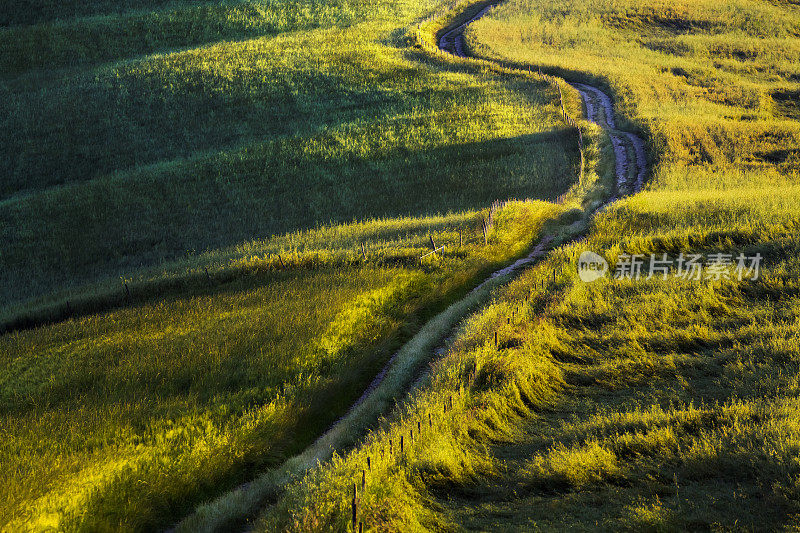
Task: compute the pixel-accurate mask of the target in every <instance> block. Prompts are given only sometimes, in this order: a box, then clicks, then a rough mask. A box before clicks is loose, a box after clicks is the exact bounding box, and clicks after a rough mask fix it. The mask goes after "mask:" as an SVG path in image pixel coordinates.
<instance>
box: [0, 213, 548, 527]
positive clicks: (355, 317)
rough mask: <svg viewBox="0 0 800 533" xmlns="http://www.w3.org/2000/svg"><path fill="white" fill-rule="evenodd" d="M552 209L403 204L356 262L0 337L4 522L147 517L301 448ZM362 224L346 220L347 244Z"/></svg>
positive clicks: (254, 273)
mask: <svg viewBox="0 0 800 533" xmlns="http://www.w3.org/2000/svg"><path fill="white" fill-rule="evenodd" d="M560 210H561V208H559V207H556V206H553V205H552V204H545V203H535V202H528V203H519V204H517V205H515V206H509V207H507V208H506V209H505V210H504V211H503V215H502V216H501V217H500V219H499V221H498V223H497V225H496V226H495V229H494V230H493V232H492V235H491V241H490V243H489V245H488V246H484V245H483V242H482V238H481V239H480V240H478V239H477V238H476V237H477V236H476V235H475V232H474V229H475V228H474V222H475V219H474V215H470V216H452V217H450V218H445V219H443V220H436V219H434V220H432V221H431V222H432V223H434V224H435V223H438V224H439V226H438V228H439V229H438V231H433V232H431V231H430V227H424V226H423V227H420V226H421V225H420V224H419V222H420V221H419V220H410V221H406V223H405V224H404V223H399V224H395V230H396V231H397V233H396V235H398V234H399V235H398V236H397V237H396V238H395V239H394V240H393V241H388V242H384V243H375V244H372V245H371V250H370V251H371V254H372V255H370V256H368V258H367V260H366V261H363V262H353V263H351V264H350V265H347V264H342V263H339V262H337V261H331V262H330V263H329V264H327V265H326V263H325V261H326V260H328V259H329V258H327V257H326V256H325V255H322V256H321V257H315V260H317V261H318V262H317V263H316V264H315V266H314V267H313V268H309V267H308V266H306V267H304V266H303V265H302V264H296V263H293V261H296V260H297V258H298V257H299V256H292V255H289V254H287V255H286V259H285V261H286V262H287V268H288V270H283V269H277V270H276V269H272V268H269V266H268V265H265V266H266V268H265V269H263V270H261V269H258V268H256V269H251V270H249V272H250V274H249V275H245V276H236V277H233V278H232V279H231V280H229V281H227V282H224V283H221V284H219V285H217V286H215V287H213V288H208V287H203V286H197V287H193V286H191V285H189V286H184V287H181V288H180V289H179V290H176V291H175V292H174V293H173V294H169V293H166V294H160V295H158V296H153V297H151V298H150V299H149V300H146V301H143V302H141V303H139V304H137V305H134V306H132V307H126V308H122V309H119V310H116V311H112V312H108V313H103V314H97V315H90V316H87V317H84V318H80V319H74V320H69V321H66V322H64V323H61V324H57V325H53V326H48V327H43V328H38V329H34V330H29V331H23V332H17V333H11V334H7V335H4V336H2V337H0V364H2V367H1V368H2V371H1V372H0V375H1V376H2V380H0V391H2V396H0V405H1V406H2V412H3V417H2V422H0V424H2V428H3V432H4V433H5V434H7V435H13V438H10V439H6V440H4V444H3V446H2V448H0V456H2V461H3V464H4V465H7V469H6V471H5V472H6V473H5V474H4V478H3V486H4V489H3V493H2V498H0V500H1V501H2V502H3V516H4V517H6V520H9V521H10V523H8V524H6V525H7V527H12V528H18V527H27V528H33V529H37V528H39V527H44V526H47V525H52V526H56V527H58V528H62V529H63V528H66V529H73V528H77V529H89V530H94V529H97V528H101V529H104V528H118V527H125V528H132V529H149V528H152V527H156V526H157V525H160V524H164V523H166V522H168V521H170V520H174V519H176V518H178V517H180V516H181V515H183V514H185V513H186V512H188V511H189V510H190V509H191V508H192V507H193V506H194V505H195V504H197V503H198V502H199V501H202V500H203V499H207V498H209V497H211V496H214V495H216V494H218V493H220V492H222V491H224V490H225V489H229V488H232V487H233V486H234V485H236V484H237V483H241V482H243V481H246V480H249V479H251V478H252V477H253V471H258V470H261V469H263V468H265V467H269V466H273V465H275V464H278V463H280V462H281V461H282V460H284V459H285V458H287V457H288V456H291V455H293V454H296V453H297V452H298V451H300V450H301V449H302V448H304V447H305V446H307V445H308V444H310V443H311V442H312V441H313V440H314V439H315V438H316V436H318V435H319V433H320V431H321V430H322V429H323V428H325V427H327V426H328V425H329V424H331V423H332V422H333V421H334V420H335V419H336V418H337V417H338V416H339V415H340V414H341V413H342V412H343V411H344V410H345V409H346V407H347V406H349V405H350V404H351V403H352V402H353V401H354V400H355V399H356V398H357V397H358V395H360V393H361V391H362V390H363V389H364V387H365V386H366V383H368V381H369V380H370V379H371V377H372V376H373V375H374V374H375V373H377V371H378V369H379V368H380V367H381V366H382V365H383V363H384V362H385V361H386V359H387V358H388V356H389V355H390V354H391V352H392V351H393V350H394V349H396V347H397V346H398V344H399V343H400V342H401V341H402V340H404V339H405V338H407V337H408V334H409V332H412V331H414V330H415V329H416V328H417V327H418V324H419V323H421V322H424V320H425V318H426V317H427V316H429V313H430V312H431V310H432V309H434V310H435V309H438V308H441V306H443V305H446V304H447V303H448V302H449V301H451V299H452V298H453V297H454V296H456V295H458V294H460V293H461V292H462V291H463V288H464V287H465V286H469V284H470V283H472V282H474V281H473V280H474V279H475V278H476V277H477V276H478V275H480V274H481V273H483V272H485V271H486V270H487V269H490V268H496V266H497V265H499V264H502V263H503V262H505V261H507V260H508V259H509V258H511V257H514V256H515V255H518V254H519V253H521V252H522V251H524V250H525V249H526V247H528V246H530V243H531V242H532V241H533V239H535V238H536V237H537V235H539V232H540V231H541V229H542V225H543V224H544V223H545V222H546V221H547V220H548V219H549V218H550V217H552V216H554V215H555V214H557V213H558V212H559V211H560ZM465 222H467V223H466V224H465ZM386 225H387V226H391V223H387V224H386ZM433 227H436V226H435V225H433ZM370 229H372V228H370V225H362V226H355V227H353V228H351V229H350V235H349V238H350V239H351V241H350V242H352V243H353V244H352V250H353V252H354V253H355V254H359V253H360V252H361V248H360V246H359V245H360V243H361V242H364V240H363V236H364V233H361V232H364V231H367V232H368V231H369V230H370ZM338 231H339V232H340V233H343V232H342V229H341V228H339V230H338ZM459 232H461V235H459ZM343 237H344V235H343V234H342V239H343ZM429 237H433V238H434V239H435V240H436V241H437V244H439V245H440V246H441V245H442V244H445V245H447V248H446V249H445V251H444V252H443V255H442V254H440V255H441V257H432V258H428V259H426V260H425V262H424V264H422V265H420V264H419V259H417V260H416V261H415V262H414V263H412V264H410V265H403V264H402V263H400V264H396V265H392V264H391V263H384V264H381V263H380V262H379V261H376V260H375V259H376V256H377V253H376V248H382V249H383V250H384V252H388V253H391V252H395V253H400V254H413V257H415V258H418V257H419V256H420V255H422V254H423V253H425V251H426V241H427V240H428V239H429ZM464 237H466V239H465V240H464V244H463V246H460V241H461V239H462V238H464ZM343 245H344V242H343V240H342V241H340V246H343ZM314 255H315V256H316V255H317V254H314ZM244 261H245V262H246V263H248V264H249V266H250V267H253V265H254V264H255V262H258V261H260V260H259V259H257V258H255V257H253V256H250V258H249V259H245V260H244Z"/></svg>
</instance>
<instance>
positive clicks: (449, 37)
mask: <svg viewBox="0 0 800 533" xmlns="http://www.w3.org/2000/svg"><path fill="white" fill-rule="evenodd" d="M493 7H494V5H489V6H487V7H485V8H483V9H482V10H481V11H479V12H478V13H477V14H476V15H474V16H473V17H471V18H470V19H469V20H467V21H466V22H464V23H462V24H459V25H458V26H455V27H453V28H451V29H449V30H447V31H445V32H444V33H443V34H442V35H441V36H440V38H439V41H438V43H437V44H438V46H439V48H440V49H441V50H443V51H445V52H448V53H450V54H453V55H455V56H458V57H463V58H467V57H469V56H468V55H467V50H466V47H465V45H464V31H465V30H466V28H467V27H468V26H469V25H470V24H471V23H472V22H474V21H475V20H477V19H479V18H480V17H482V16H483V15H485V14H486V13H487V12H489V11H490V10H491V9H492V8H493ZM570 85H572V87H574V88H575V89H576V90H577V91H578V92H579V93H580V95H581V98H582V100H583V103H584V106H585V108H586V116H587V119H588V120H590V121H591V122H594V123H596V124H598V125H600V126H601V127H602V128H604V129H605V130H606V131H607V132H608V134H609V136H610V138H611V141H612V144H613V146H614V154H615V157H616V178H617V195H616V196H614V197H612V198H610V199H609V200H608V201H607V202H606V203H605V204H603V206H601V207H600V208H603V207H606V206H608V205H609V204H610V203H612V202H613V201H615V200H616V199H617V197H618V196H622V195H625V194H627V193H633V192H637V191H639V190H640V189H641V187H642V185H643V183H644V177H645V174H646V170H647V167H646V154H645V145H644V141H643V140H642V139H641V138H640V137H638V136H636V135H634V134H632V133H630V132H625V131H620V130H618V129H617V128H616V120H615V117H614V110H613V103H612V101H611V98H610V97H609V96H608V95H607V94H606V93H604V92H603V91H602V90H600V89H598V88H597V87H594V86H591V85H586V84H583V83H570ZM552 240H553V236H552V235H545V236H543V237H542V239H541V240H540V241H539V243H538V244H537V245H536V247H535V248H534V249H533V250H532V251H531V252H530V253H529V254H528V255H527V256H526V257H523V258H521V259H519V260H517V261H516V262H514V263H513V264H511V265H508V266H506V267H504V268H502V269H500V270H498V271H496V272H494V273H493V274H491V275H490V276H489V277H487V278H486V279H485V280H484V281H483V282H482V283H481V284H479V285H478V286H477V287H475V288H474V289H473V290H472V291H471V292H470V293H469V295H468V296H467V297H465V298H464V299H462V300H461V301H459V302H457V303H455V304H453V305H452V306H451V307H450V308H448V310H447V311H444V312H443V313H440V314H439V315H437V316H436V317H434V318H433V319H432V320H430V321H429V322H428V323H426V324H425V326H423V328H422V330H421V331H420V332H419V333H418V334H417V335H416V336H415V337H414V338H412V339H411V340H410V341H409V342H408V343H407V344H406V345H405V346H404V347H403V348H401V349H400V350H399V351H398V352H396V353H395V354H394V355H393V356H392V358H391V359H390V360H389V361H388V362H387V363H386V365H385V366H384V367H383V369H382V370H381V372H380V373H379V374H378V375H377V376H376V377H375V378H374V379H373V380H372V382H371V383H370V385H369V386H368V387H367V388H366V390H365V391H364V393H363V394H362V395H361V397H360V398H359V399H358V400H357V401H356V402H355V403H354V404H353V405H352V406H351V407H350V409H349V410H348V412H347V413H346V414H345V415H343V416H342V417H341V418H340V419H339V420H337V422H336V423H334V424H333V425H332V426H331V427H330V428H328V430H327V431H325V432H324V433H323V434H322V435H321V436H320V437H319V438H318V439H317V440H316V441H315V442H314V443H313V444H312V445H311V446H309V447H308V448H306V450H304V452H303V453H301V454H300V455H297V456H295V457H293V458H292V459H290V460H288V461H286V463H284V464H283V465H282V466H281V467H279V468H278V469H276V470H274V471H271V472H268V473H267V474H265V475H263V476H262V477H261V478H259V480H256V481H255V484H262V485H264V486H272V487H273V488H274V489H276V490H279V486H280V485H282V484H284V483H287V482H289V480H291V479H295V478H296V476H298V475H301V474H302V473H303V472H304V471H305V470H306V469H307V468H311V467H313V465H315V464H318V463H319V462H324V461H327V460H328V459H330V457H331V455H332V454H333V452H334V451H335V450H341V447H342V445H343V444H344V443H349V442H350V440H351V436H346V435H345V434H346V433H348V432H350V431H356V430H357V431H358V432H363V431H365V430H367V428H368V427H369V426H370V425H371V424H372V420H373V419H377V418H378V416H380V415H381V414H383V413H384V411H385V409H386V408H388V407H389V406H390V403H391V402H393V401H394V402H396V401H397V400H398V399H399V398H400V397H402V396H403V395H404V394H407V393H408V391H409V390H413V389H414V388H415V387H417V386H418V385H419V384H420V382H421V380H422V378H423V377H424V375H425V374H424V370H423V371H422V373H420V372H419V371H418V370H417V367H419V366H421V362H420V361H415V357H414V355H413V353H414V352H415V351H417V352H419V351H420V350H422V351H423V352H425V353H426V354H428V356H427V358H426V359H427V361H430V360H431V359H434V358H436V357H440V356H441V355H443V354H444V352H445V351H446V349H447V348H446V347H447V344H448V340H449V338H447V335H448V334H444V335H441V336H440V337H438V340H437V341H435V342H436V343H435V344H433V345H429V344H426V343H425V342H424V341H421V340H420V339H424V337H426V336H430V335H431V334H430V332H427V331H426V328H428V327H429V326H433V327H434V329H435V326H436V324H437V323H442V322H443V323H449V324H450V325H449V327H448V330H449V332H450V333H449V334H450V335H452V332H453V330H454V329H455V327H456V325H457V323H458V321H459V320H460V318H462V317H463V316H465V315H466V314H468V313H469V312H470V311H471V310H472V307H471V306H470V305H468V302H469V301H470V300H471V299H474V300H476V301H477V299H478V298H477V295H478V293H481V292H483V293H486V294H489V292H490V291H491V289H492V287H493V286H496V285H497V284H501V283H504V282H505V281H506V280H510V279H511V278H512V276H513V275H514V274H515V273H516V272H517V271H519V270H521V269H522V268H524V267H526V266H528V265H531V264H533V263H535V262H537V261H538V260H540V259H541V258H543V257H544V256H545V255H546V254H547V251H548V247H549V245H550V243H551V241H552ZM456 307H459V308H461V310H460V311H458V312H457V313H450V311H451V310H452V309H453V308H456ZM448 313H450V314H451V315H452V314H455V315H456V317H457V320H455V321H454V317H453V316H451V317H449V318H447V317H446V315H447V314H448ZM407 374H411V375H407ZM397 376H402V378H401V379H399V380H397V379H389V378H391V377H397ZM401 381H404V382H405V383H406V384H405V386H404V387H403V388H402V390H397V384H398V383H399V382H401ZM369 403H372V404H374V405H372V406H371V405H368V404H369ZM268 479H271V480H272V481H266V480H268ZM251 485H252V484H251V483H246V484H244V485H242V486H240V487H239V488H238V489H236V490H234V491H232V492H230V493H228V494H226V495H224V496H222V497H220V498H218V499H217V500H215V501H214V502H212V503H211V505H210V506H208V507H207V508H205V509H204V510H202V511H201V513H200V514H201V515H202V514H203V513H204V512H205V513H210V514H213V513H215V512H216V511H217V509H219V508H221V507H224V506H226V505H231V503H230V502H233V501H236V500H242V501H247V502H249V503H247V504H244V505H241V503H240V505H238V506H237V507H239V508H240V509H241V516H240V517H239V519H240V520H242V521H243V520H244V519H245V517H246V516H248V515H252V514H253V513H255V512H256V511H257V510H258V508H259V502H261V501H262V500H263V499H264V494H257V493H256V494H248V492H250V487H251ZM256 492H266V493H268V492H269V490H266V491H265V490H264V489H261V491H256ZM200 509H202V508H200ZM195 513H197V510H196V511H195ZM195 516H198V515H197V514H195V515H192V516H190V517H189V520H188V521H184V522H183V523H182V524H181V526H183V527H182V529H184V530H187V529H191V527H192V526H191V525H187V524H192V521H191V519H192V518H193V517H195ZM207 519H208V517H207V516H206V518H204V519H201V522H202V521H203V520H207ZM210 523H212V524H213V523H214V521H213V520H211V521H210ZM221 523H222V524H223V525H225V524H227V525H225V528H228V529H229V528H230V524H229V523H227V522H224V521H223V522H221ZM209 527H210V528H211V529H215V527H214V526H213V525H212V526H209ZM217 529H219V528H217ZM244 529H245V530H247V529H248V528H247V526H245V528H244Z"/></svg>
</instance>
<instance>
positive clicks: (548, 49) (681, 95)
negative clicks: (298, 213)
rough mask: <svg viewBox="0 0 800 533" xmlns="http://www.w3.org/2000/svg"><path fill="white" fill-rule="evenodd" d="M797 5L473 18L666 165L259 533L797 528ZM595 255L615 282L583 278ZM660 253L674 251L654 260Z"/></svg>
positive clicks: (477, 43)
mask: <svg viewBox="0 0 800 533" xmlns="http://www.w3.org/2000/svg"><path fill="white" fill-rule="evenodd" d="M797 17H798V12H797V10H796V8H795V7H794V6H793V5H790V4H789V3H777V2H756V1H743V0H729V1H725V2H681V1H679V0H675V1H670V2H661V1H657V2H656V1H654V2H628V1H626V0H613V1H610V2H609V1H603V2H571V3H567V4H565V3H564V2H560V1H558V2H556V1H553V2H538V1H537V2H528V1H526V0H514V1H511V2H509V3H507V4H503V5H501V6H500V7H498V8H496V9H495V10H492V11H490V12H489V13H488V14H487V15H486V16H485V17H483V18H482V19H481V20H480V21H478V22H476V23H475V24H474V25H472V26H471V27H470V28H469V29H468V30H467V39H466V46H465V47H466V49H467V50H469V52H471V53H472V54H476V55H478V56H481V57H483V58H488V59H490V60H492V61H500V62H505V63H515V64H517V65H520V66H526V65H527V66H530V67H531V68H532V69H534V70H535V69H537V68H538V67H541V68H542V69H543V70H544V71H545V72H550V73H555V74H558V75H562V76H564V77H565V78H567V79H568V80H570V81H572V82H575V83H581V82H588V83H593V84H598V85H600V86H602V87H604V88H606V89H607V90H608V91H609V92H610V93H611V94H612V96H613V98H614V103H615V111H616V113H618V117H617V119H618V123H619V124H621V125H622V127H627V128H635V129H636V130H638V131H640V132H642V134H643V135H644V136H645V137H646V140H647V141H648V146H649V148H650V150H651V156H652V160H653V162H654V166H653V169H652V175H653V177H652V180H651V181H650V183H649V184H648V186H647V187H646V190H645V191H643V192H641V193H639V194H636V195H634V196H632V197H630V198H627V199H623V200H621V201H618V202H616V203H615V204H613V205H612V206H610V207H609V208H607V209H605V210H603V211H602V213H600V214H599V215H598V216H597V217H596V219H595V221H594V224H593V225H592V227H591V229H590V232H589V235H588V238H587V239H586V240H585V241H581V242H579V243H575V244H572V245H569V246H565V247H563V248H560V249H557V250H555V251H553V253H552V254H551V255H550V257H549V259H548V261H547V262H545V263H544V264H541V265H539V266H537V267H535V268H533V269H531V270H530V271H529V272H527V273H526V274H525V275H523V276H522V278H521V279H519V280H518V281H516V282H514V283H513V284H511V285H510V286H509V287H507V288H505V289H503V290H500V291H498V292H497V294H496V297H495V301H494V302H493V304H492V305H490V306H488V307H487V308H486V309H483V310H481V311H479V312H478V313H476V314H475V315H474V316H473V317H472V318H471V319H470V320H469V321H468V322H467V323H466V324H465V325H464V326H463V328H462V330H461V331H460V333H459V335H458V336H457V337H456V338H455V339H454V340H453V342H452V345H451V347H450V349H449V351H448V353H447V354H446V355H445V356H444V357H443V358H442V360H441V361H440V362H439V363H438V364H437V365H435V367H434V368H433V369H432V371H431V374H430V377H429V379H428V380H427V381H426V382H425V383H424V384H423V385H422V387H421V388H420V389H419V390H418V391H415V393H414V394H412V395H411V396H410V397H409V398H408V399H407V400H406V401H405V402H404V403H403V404H402V405H400V406H398V408H397V409H396V411H395V412H394V413H393V414H392V415H391V416H390V417H388V418H387V420H386V421H385V423H384V424H383V425H382V426H381V427H380V428H379V429H378V430H376V431H375V432H373V433H371V434H369V435H367V436H366V437H365V438H364V442H363V444H362V445H361V446H360V447H358V448H357V449H355V450H354V451H353V452H351V453H349V454H347V455H345V456H343V457H342V458H341V459H339V460H336V461H333V462H331V463H330V464H327V465H324V466H322V467H320V468H319V469H317V470H316V471H314V472H311V473H309V475H308V476H306V477H305V478H304V479H303V480H300V481H298V482H297V483H296V484H295V485H294V486H293V487H292V488H291V489H290V490H289V491H288V493H287V495H286V496H285V497H284V498H283V499H281V500H280V501H279V502H278V503H277V504H276V505H275V506H273V507H270V508H268V509H266V510H265V512H264V515H263V517H262V522H261V523H260V525H259V526H258V529H259V530H263V531H270V530H274V529H275V528H284V529H287V530H292V531H308V530H314V531H316V530H319V531H323V530H327V529H330V528H335V529H339V530H348V529H350V528H356V524H358V523H361V524H362V525H363V527H364V529H365V530H380V531H383V530H404V531H405V530H427V529H434V530H481V531H497V530H504V531H505V530H523V531H525V530H553V531H563V530H565V529H569V530H573V529H574V530H598V529H599V530H609V529H611V530H636V531H640V530H658V531H663V530H676V531H681V530H687V529H703V530H738V529H748V530H770V531H773V530H777V529H793V528H796V526H797V523H796V517H797V515H798V512H799V511H800V499H798V484H797V483H798V477H797V462H796V454H797V446H798V428H799V427H800V425H798V420H800V411H799V410H798V407H800V406H798V404H797V401H796V396H797V376H798V372H799V371H800V366H798V365H799V364H800V343H798V338H799V337H800V335H798V333H800V290H799V289H800V287H798V278H799V275H800V263H799V262H798V259H797V258H798V253H799V252H800V238H799V233H800V226H798V217H797V212H798V209H799V208H800V179H799V177H798V172H797V170H798V169H797V160H796V153H795V152H796V146H797V142H796V139H797V138H796V135H797V131H798V129H797V128H798V124H797V121H796V120H795V119H796V117H795V116H793V115H792V111H791V109H792V107H793V103H792V102H793V99H794V97H793V96H787V95H793V94H795V92H796V91H797V83H798V77H797V72H796V68H797V64H798V63H797V60H796V54H797V50H798V47H797V42H798V40H797V38H798V35H797V33H796V28H797V27H798V25H797V22H798V19H797ZM585 251H593V252H595V253H597V254H599V255H600V256H602V258H603V259H604V260H606V261H607V263H608V266H609V271H608V272H607V273H606V276H605V277H601V278H600V279H596V280H594V281H591V282H587V281H584V279H587V278H585V277H584V276H580V275H579V268H578V267H579V260H580V256H581V254H582V253H583V252H585ZM665 254H666V257H665ZM681 254H683V255H681ZM695 254H697V255H699V256H700V266H701V270H700V271H699V272H700V276H699V278H698V277H695V275H692V274H687V262H686V261H687V260H688V259H689V256H690V255H695ZM720 254H722V255H720ZM728 254H730V258H729V260H730V263H727V264H726V263H724V261H725V258H727V257H728ZM739 254H741V255H742V256H743V260H742V261H743V264H742V267H743V268H739V269H738V270H737V268H738V267H739V266H740V265H739V259H738V257H739ZM651 257H654V258H655V259H657V260H662V261H664V260H667V259H671V260H670V261H669V262H665V263H655V264H656V265H657V266H659V267H660V268H661V269H660V270H655V271H654V272H653V274H654V275H652V276H651V275H649V273H650V270H649V267H650V265H651V263H650V261H651ZM681 257H682V258H683V260H684V262H682V263H680V262H679V258H681ZM715 257H716V258H717V260H716V265H717V266H716V267H714V266H713V265H714V263H715V261H714V260H713V259H712V258H715ZM756 257H760V262H758V263H757V264H758V266H759V268H758V271H757V272H756V271H755V269H753V270H748V268H747V267H748V266H752V265H753V264H754V263H753V258H756ZM637 258H638V259H639V260H641V261H642V263H641V265H640V268H641V271H640V272H641V273H642V275H641V276H636V275H635V273H636V272H637V270H635V269H632V267H631V265H632V263H631V261H632V260H636V259H637ZM720 261H722V263H720ZM626 265H628V266H627V267H626ZM720 265H721V266H720ZM695 272H696V271H695ZM615 274H616V276H615ZM740 274H741V276H740ZM584 275H585V272H584ZM588 279H591V278H588ZM401 439H402V440H401ZM400 442H403V446H402V448H398V444H399V443H400ZM354 509H355V511H356V513H355V516H356V523H355V524H354V523H353V521H352V517H353V510H354Z"/></svg>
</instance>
